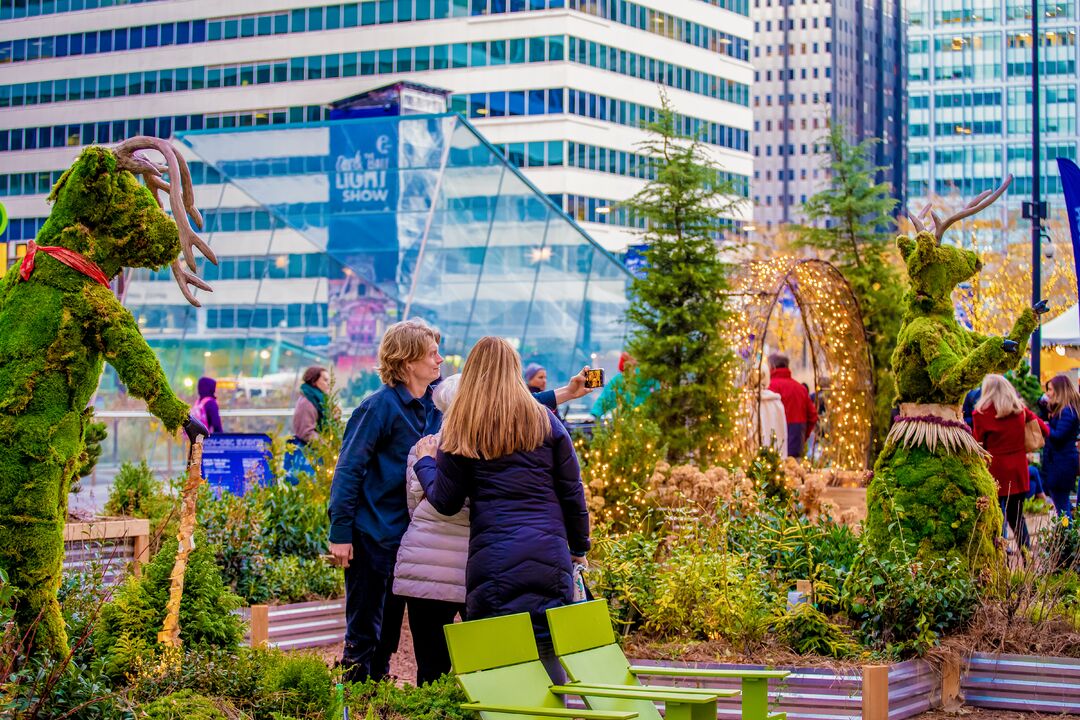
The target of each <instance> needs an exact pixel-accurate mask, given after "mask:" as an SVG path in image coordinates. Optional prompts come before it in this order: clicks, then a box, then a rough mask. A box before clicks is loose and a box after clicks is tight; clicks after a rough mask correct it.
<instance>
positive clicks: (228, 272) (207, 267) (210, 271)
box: [135, 253, 330, 282]
mask: <svg viewBox="0 0 1080 720" xmlns="http://www.w3.org/2000/svg"><path fill="white" fill-rule="evenodd" d="M328 257H329V256H328V255H326V254H325V253H296V254H289V255H275V256H273V257H270V256H267V255H240V256H234V257H221V258H218V264H217V265H214V264H213V263H209V262H204V261H199V263H200V266H199V277H201V278H202V279H204V280H207V281H209V282H214V281H216V280H264V279H270V280H286V279H296V278H324V277H326V276H327V273H328V272H329V268H330V263H329V261H328ZM144 272H146V275H145V276H144V277H139V276H136V278H135V279H137V280H139V279H145V280H151V281H169V282H171V281H172V273H171V271H170V270H169V269H168V268H165V269H163V270H159V271H157V272H152V271H144Z"/></svg>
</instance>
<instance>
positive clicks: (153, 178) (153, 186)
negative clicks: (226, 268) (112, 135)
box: [113, 135, 217, 307]
mask: <svg viewBox="0 0 1080 720" xmlns="http://www.w3.org/2000/svg"><path fill="white" fill-rule="evenodd" d="M139 150H155V151H157V152H158V153H161V156H162V157H163V158H165V164H164V165H159V164H157V163H155V162H152V161H150V160H148V159H147V158H146V157H144V156H143V155H141V154H139V152H138V151H139ZM113 153H114V154H115V155H116V158H117V161H118V163H119V165H120V167H122V168H123V169H125V170H130V171H131V172H133V173H135V174H136V175H142V176H143V178H145V180H146V186H147V187H148V188H150V192H151V193H153V195H154V199H155V200H157V203H158V205H160V206H161V207H162V208H164V205H162V202H161V196H160V195H158V191H160V190H164V191H165V192H166V193H168V196H169V209H171V210H172V214H173V220H175V221H176V229H177V231H178V232H179V234H180V247H181V248H182V249H183V254H184V260H185V261H186V262H187V268H186V269H185V268H184V267H183V265H181V263H180V258H177V259H176V260H174V261H173V263H172V266H171V267H172V273H173V277H174V278H176V284H177V285H179V286H180V292H181V293H183V295H184V297H185V298H186V299H187V301H188V302H189V303H191V304H192V305H194V306H195V307H199V306H200V303H199V301H198V300H196V299H195V296H194V295H193V294H192V293H191V286H192V285H193V286H195V287H197V288H199V289H201V290H207V291H209V292H213V288H211V287H210V286H209V285H207V284H206V283H205V282H204V281H203V280H202V278H200V277H199V276H198V275H197V274H196V267H195V253H194V251H193V248H198V249H199V252H201V253H202V254H203V255H204V256H205V257H206V259H207V260H209V261H210V262H212V263H214V264H215V265H217V256H216V255H215V254H214V251H213V250H211V249H210V246H209V245H207V244H206V243H205V242H204V241H203V239H202V238H200V237H199V236H198V235H197V234H196V233H195V231H194V230H192V229H191V223H190V222H189V221H188V217H189V216H190V217H191V219H193V220H194V221H195V225H196V227H198V228H199V229H200V230H201V229H202V226H203V218H202V214H201V213H200V212H199V210H198V208H196V207H195V192H194V190H193V188H192V187H191V171H190V170H188V166H187V161H186V160H184V156H183V155H180V154H179V153H177V152H176V150H175V149H174V148H173V146H172V145H171V144H170V143H169V142H168V141H167V140H162V139H160V138H153V137H147V136H145V135H140V136H138V137H133V138H131V139H130V140H125V141H124V142H122V143H120V144H119V145H117V146H116V149H115V150H113ZM162 173H168V174H169V182H165V180H164V179H162V177H161V175H162Z"/></svg>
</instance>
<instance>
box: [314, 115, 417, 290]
mask: <svg viewBox="0 0 1080 720" xmlns="http://www.w3.org/2000/svg"><path fill="white" fill-rule="evenodd" d="M397 210H398V137H397V124H396V123H395V122H394V121H393V120H388V121H386V122H379V121H370V122H366V123H349V124H345V125H331V126H330V223H329V238H328V241H327V252H329V253H330V254H331V255H333V256H334V257H336V258H337V259H338V260H340V261H341V262H342V263H343V264H344V265H345V266H346V267H349V268H350V269H352V270H353V271H354V272H356V273H357V274H358V275H360V277H362V278H363V279H365V280H368V281H370V282H374V283H375V284H376V285H389V284H394V283H395V282H396V281H397V270H398V253H399V248H398V237H397Z"/></svg>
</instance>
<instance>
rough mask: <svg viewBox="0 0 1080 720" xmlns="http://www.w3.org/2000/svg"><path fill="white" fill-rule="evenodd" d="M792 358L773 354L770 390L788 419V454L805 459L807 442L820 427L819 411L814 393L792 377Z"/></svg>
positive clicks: (770, 365) (770, 366)
mask: <svg viewBox="0 0 1080 720" xmlns="http://www.w3.org/2000/svg"><path fill="white" fill-rule="evenodd" d="M788 364H789V360H788V356H787V355H784V354H783V353H773V354H772V355H770V356H769V374H770V380H769V389H770V390H772V391H773V392H774V393H776V394H778V395H779V396H780V400H781V401H782V402H783V403H784V416H785V417H786V419H787V454H788V456H789V457H796V458H801V457H802V456H803V453H804V452H805V451H806V439H807V438H808V437H810V433H812V432H814V426H815V425H817V420H818V414H817V408H816V407H814V403H813V401H812V400H811V399H810V391H809V390H807V389H806V387H805V386H804V385H803V384H802V383H800V382H798V381H796V380H795V379H793V378H792V377H791V370H790V368H789V367H788Z"/></svg>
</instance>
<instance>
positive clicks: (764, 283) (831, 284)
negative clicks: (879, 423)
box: [729, 257, 874, 470]
mask: <svg viewBox="0 0 1080 720" xmlns="http://www.w3.org/2000/svg"><path fill="white" fill-rule="evenodd" d="M789 293H790V296H791V297H792V298H793V299H794V301H795V307H796V312H797V316H798V317H797V325H798V326H800V327H801V330H802V334H803V341H804V343H805V347H806V350H807V355H808V356H809V358H810V364H811V366H812V368H813V374H814V385H813V389H812V390H811V392H815V393H818V392H821V391H822V390H823V389H824V390H825V403H826V409H827V411H826V413H825V414H824V416H823V417H822V418H821V421H820V422H819V425H818V429H817V440H816V443H817V446H818V448H819V452H817V453H815V456H814V458H813V461H814V463H815V464H819V465H822V466H825V467H830V468H833V469H836V470H865V469H867V466H868V463H869V459H870V451H871V442H872V434H871V433H872V431H871V425H872V418H873V409H874V375H873V365H872V361H871V359H870V347H869V344H868V343H867V340H866V333H865V331H864V330H863V323H862V314H861V313H860V311H859V303H858V301H857V300H856V298H855V295H854V293H852V291H851V286H850V285H849V284H848V282H847V280H846V279H845V278H844V276H843V275H841V274H840V271H839V270H837V269H836V267H835V266H833V265H832V264H830V263H828V262H826V261H824V260H818V259H797V258H791V257H780V258H774V259H771V260H756V261H751V262H749V263H746V264H744V265H742V266H741V267H740V269H739V270H738V271H737V272H736V273H735V274H734V277H733V278H732V288H731V298H732V307H733V309H734V310H735V311H736V319H735V321H734V322H733V323H732V325H731V327H730V331H731V337H730V338H729V339H730V341H731V343H732V347H734V348H736V350H737V352H738V357H739V360H740V362H739V363H737V367H736V370H735V387H738V388H742V398H741V402H740V403H739V409H738V411H737V416H736V424H737V432H736V433H735V440H734V441H735V443H736V444H737V445H739V446H738V447H736V448H734V449H735V451H736V453H737V454H739V455H742V456H743V457H749V456H751V455H753V453H754V452H756V450H757V448H758V447H759V446H760V444H761V436H762V432H761V414H760V404H761V389H762V377H761V373H760V372H758V368H760V367H761V363H762V361H763V360H764V355H765V353H766V349H767V347H769V346H768V345H767V342H768V340H769V338H770V329H771V328H773V327H774V326H775V324H776V323H777V321H778V320H779V316H780V315H781V314H782V313H781V311H780V309H779V308H780V306H781V300H782V298H784V297H785V295H787V294H789ZM826 379H827V380H826ZM823 386H824V387H823Z"/></svg>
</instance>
